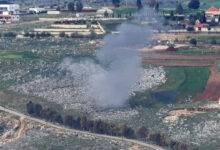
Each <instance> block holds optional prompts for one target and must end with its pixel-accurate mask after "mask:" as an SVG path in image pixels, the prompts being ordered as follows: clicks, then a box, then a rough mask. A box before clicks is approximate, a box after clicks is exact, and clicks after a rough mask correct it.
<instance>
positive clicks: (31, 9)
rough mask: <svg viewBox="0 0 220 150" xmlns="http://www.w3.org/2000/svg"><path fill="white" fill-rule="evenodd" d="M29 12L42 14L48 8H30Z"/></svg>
mask: <svg viewBox="0 0 220 150" xmlns="http://www.w3.org/2000/svg"><path fill="white" fill-rule="evenodd" d="M29 13H30V14H41V13H46V9H45V8H38V7H35V8H29Z"/></svg>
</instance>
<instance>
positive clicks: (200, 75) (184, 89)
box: [160, 67, 210, 98]
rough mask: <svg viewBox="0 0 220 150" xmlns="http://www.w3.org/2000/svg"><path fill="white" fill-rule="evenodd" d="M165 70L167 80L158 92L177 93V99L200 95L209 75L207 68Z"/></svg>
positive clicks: (173, 68) (167, 68)
mask: <svg viewBox="0 0 220 150" xmlns="http://www.w3.org/2000/svg"><path fill="white" fill-rule="evenodd" d="M165 70H166V72H167V75H168V80H167V82H166V83H165V84H164V85H163V86H161V87H160V91H169V90H172V91H177V92H178V93H179V95H178V97H179V98H184V97H186V96H192V97H195V96H196V95H197V94H198V93H201V92H202V91H203V90H204V87H205V85H206V82H207V80H208V77H209V73H210V71H209V68H208V67H165Z"/></svg>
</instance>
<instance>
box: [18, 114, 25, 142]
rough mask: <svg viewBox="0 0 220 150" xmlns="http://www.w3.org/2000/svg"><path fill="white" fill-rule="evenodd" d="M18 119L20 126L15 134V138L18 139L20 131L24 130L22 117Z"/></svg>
mask: <svg viewBox="0 0 220 150" xmlns="http://www.w3.org/2000/svg"><path fill="white" fill-rule="evenodd" d="M19 121H20V128H19V130H18V135H17V137H16V139H19V138H20V137H21V135H22V132H23V130H24V117H20V119H19Z"/></svg>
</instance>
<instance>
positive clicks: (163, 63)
mask: <svg viewBox="0 0 220 150" xmlns="http://www.w3.org/2000/svg"><path fill="white" fill-rule="evenodd" d="M142 63H143V64H151V65H156V66H211V65H214V63H215V61H173V60H143V61H142Z"/></svg>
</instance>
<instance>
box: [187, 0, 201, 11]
mask: <svg viewBox="0 0 220 150" xmlns="http://www.w3.org/2000/svg"><path fill="white" fill-rule="evenodd" d="M188 7H189V8H190V9H198V8H199V7H200V2H199V0H191V1H190V2H189V4H188Z"/></svg>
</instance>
